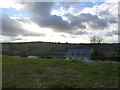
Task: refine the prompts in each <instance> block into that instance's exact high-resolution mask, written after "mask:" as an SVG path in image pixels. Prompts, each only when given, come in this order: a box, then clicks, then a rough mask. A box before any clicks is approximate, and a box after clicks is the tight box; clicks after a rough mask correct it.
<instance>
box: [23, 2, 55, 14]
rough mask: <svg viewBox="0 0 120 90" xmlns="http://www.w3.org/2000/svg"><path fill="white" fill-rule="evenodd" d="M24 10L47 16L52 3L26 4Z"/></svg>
mask: <svg viewBox="0 0 120 90" xmlns="http://www.w3.org/2000/svg"><path fill="white" fill-rule="evenodd" d="M24 5H25V8H26V9H28V10H29V11H31V12H33V13H34V14H37V15H40V16H49V15H50V11H51V8H52V7H53V5H54V2H27V3H24Z"/></svg>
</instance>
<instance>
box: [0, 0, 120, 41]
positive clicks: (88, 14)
mask: <svg viewBox="0 0 120 90" xmlns="http://www.w3.org/2000/svg"><path fill="white" fill-rule="evenodd" d="M46 1H47V0H46ZM75 1H76V0H75ZM0 12H1V13H0V18H1V26H0V29H1V30H0V31H1V32H0V42H31V41H44V42H61V43H65V42H68V43H90V38H91V37H93V36H99V37H101V38H103V42H104V43H118V36H119V34H118V2H117V0H114V2H113V1H111V0H104V1H102V0H101V2H98V1H94V0H91V2H87V1H86V2H82V0H81V1H80V2H77V1H76V2H73V1H71V2H70V1H69V2H64V1H59V0H56V1H53V2H38V1H32V2H27V1H26V2H24V1H19V2H18V0H12V1H6V2H5V1H4V2H1V5H0Z"/></svg>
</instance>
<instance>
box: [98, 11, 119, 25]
mask: <svg viewBox="0 0 120 90" xmlns="http://www.w3.org/2000/svg"><path fill="white" fill-rule="evenodd" d="M98 15H99V16H101V17H103V18H104V19H106V21H108V22H109V23H117V21H118V20H117V16H113V15H111V13H110V12H109V10H103V11H99V12H98Z"/></svg>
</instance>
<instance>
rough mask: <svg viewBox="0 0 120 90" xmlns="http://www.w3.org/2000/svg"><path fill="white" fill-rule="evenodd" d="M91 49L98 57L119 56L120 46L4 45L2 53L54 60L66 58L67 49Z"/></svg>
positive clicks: (34, 43) (66, 44)
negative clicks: (95, 51)
mask: <svg viewBox="0 0 120 90" xmlns="http://www.w3.org/2000/svg"><path fill="white" fill-rule="evenodd" d="M74 48H76V49H80V48H91V49H94V50H97V52H98V56H100V57H101V56H103V57H106V56H107V57H109V56H110V57H114V56H116V55H117V56H118V54H117V53H118V52H119V51H120V44H68V43H50V42H29V43H3V44H2V53H3V55H9V56H15V55H19V56H24V57H26V56H27V55H36V56H44V57H52V58H61V59H62V58H64V55H65V53H66V51H67V49H74Z"/></svg>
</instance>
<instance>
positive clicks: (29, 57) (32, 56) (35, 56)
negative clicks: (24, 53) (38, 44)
mask: <svg viewBox="0 0 120 90" xmlns="http://www.w3.org/2000/svg"><path fill="white" fill-rule="evenodd" d="M28 58H38V57H37V56H28Z"/></svg>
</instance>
